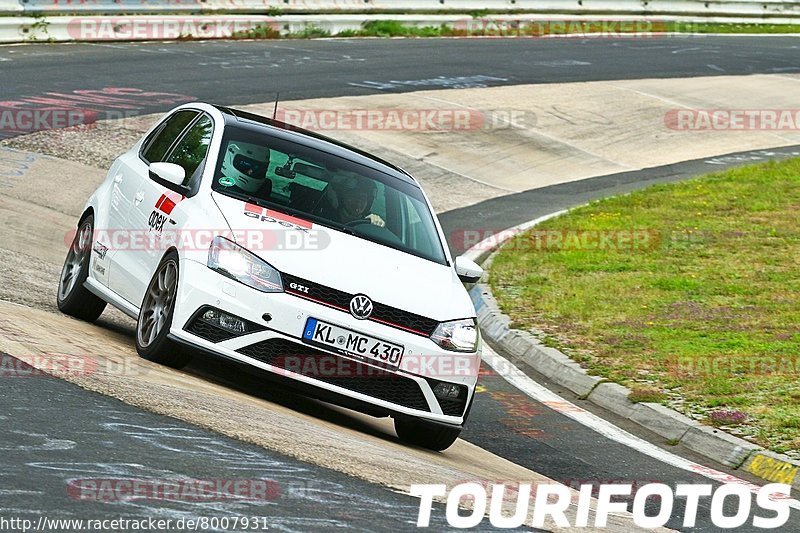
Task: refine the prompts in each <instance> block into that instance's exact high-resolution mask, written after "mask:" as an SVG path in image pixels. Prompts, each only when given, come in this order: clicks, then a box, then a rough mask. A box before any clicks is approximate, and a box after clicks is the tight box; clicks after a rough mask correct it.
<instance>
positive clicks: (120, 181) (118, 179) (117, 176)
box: [114, 174, 122, 185]
mask: <svg viewBox="0 0 800 533" xmlns="http://www.w3.org/2000/svg"><path fill="white" fill-rule="evenodd" d="M114 183H116V184H117V185H119V184H120V183H122V174H117V175H116V176H114Z"/></svg>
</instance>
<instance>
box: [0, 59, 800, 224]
mask: <svg viewBox="0 0 800 533" xmlns="http://www.w3.org/2000/svg"><path fill="white" fill-rule="evenodd" d="M799 88H800V74H770V75H753V76H714V77H700V78H673V79H645V80H621V81H597V82H580V83H561V84H542V85H519V86H511V87H505V86H504V87H488V88H480V89H449V90H439V91H423V92H416V93H401V94H380V95H371V96H357V97H341V98H322V99H312V100H297V101H291V102H284V103H283V104H281V107H280V114H281V116H285V117H286V118H288V119H290V120H294V121H297V122H299V124H300V125H307V126H315V125H316V126H320V127H321V130H318V131H321V132H322V133H324V134H326V135H329V136H331V137H334V138H336V139H339V140H342V141H345V142H348V143H351V144H353V145H355V146H358V147H360V148H363V149H366V150H367V151H371V152H374V153H376V154H378V155H380V156H382V157H384V158H386V159H388V160H389V161H392V162H394V163H396V164H398V165H400V166H402V167H404V168H406V169H407V170H408V171H409V172H411V173H412V174H413V175H415V177H416V178H417V179H418V180H419V181H420V183H421V184H422V186H423V187H424V188H425V190H426V192H427V193H428V195H429V196H430V198H431V201H432V202H433V204H434V208H435V209H436V210H437V211H439V212H442V211H448V210H451V209H456V208H459V207H464V206H467V205H472V204H475V203H477V202H479V201H483V200H487V199H490V198H493V197H497V196H502V195H506V194H511V193H516V192H521V191H525V190H530V189H535V188H539V187H545V186H548V185H553V184H557V183H564V182H568V181H577V180H581V179H585V178H589V177H593V176H601V175H606V174H614V173H618V172H624V171H631V170H638V169H643V168H649V167H655V166H661V165H667V164H671V163H676V162H680V161H686V160H694V159H698V158H702V157H712V156H716V155H720V154H728V153H732V152H738V151H744V150H751V149H761V148H764V149H766V148H774V147H779V146H789V145H795V144H800V130H798V129H797V128H794V129H777V128H774V129H767V130H759V129H747V128H743V127H741V125H739V127H736V126H734V128H733V129H724V128H723V129H714V127H713V126H712V127H710V128H707V129H703V130H695V129H691V128H693V127H701V126H704V125H705V124H704V123H701V118H700V117H698V118H697V119H693V118H692V117H689V118H688V119H684V117H681V118H680V119H679V118H678V116H677V113H678V112H679V111H684V110H700V111H712V110H719V111H722V112H723V113H726V112H728V111H730V112H733V111H742V110H744V111H761V110H764V111H771V110H792V109H794V107H796V101H795V96H794V95H795V94H796V92H797V90H798V89H799ZM223 103H224V102H223ZM238 107H239V108H240V109H243V110H246V111H251V112H256V113H259V114H262V115H266V116H271V115H272V113H273V109H274V103H273V102H266V103H263V104H252V105H245V106H238ZM420 111H421V112H422V113H423V114H424V113H425V112H429V111H430V112H434V113H436V114H434V115H433V116H434V119H433V120H434V121H436V120H441V121H442V124H443V127H442V129H438V130H437V129H428V128H426V127H425V126H420V127H418V128H414V127H411V128H408V129H405V128H404V127H403V125H402V124H399V126H400V127H398V123H397V121H396V119H397V117H398V116H399V117H400V119H401V120H402V119H403V118H407V119H408V121H409V122H408V124H410V125H412V126H413V125H415V124H416V123H417V122H419V121H420V120H421V119H420ZM458 111H463V112H465V113H466V114H467V116H468V117H471V118H469V119H468V120H469V124H468V125H467V126H466V127H464V124H465V123H464V122H461V123H459V124H456V125H453V122H452V120H453V119H452V113H454V112H458ZM367 112H373V113H377V118H374V119H373V120H375V122H374V124H373V127H369V124H368V122H367V120H369V119H367V118H362V119H361V120H362V122H360V123H359V119H358V116H359V114H361V116H362V117H364V116H365V115H364V114H365V113H367ZM159 116H160V115H153V116H148V117H136V118H133V119H125V120H124V121H121V122H119V121H109V122H106V123H104V122H100V123H97V124H95V125H89V126H81V127H77V128H71V129H68V130H53V131H44V132H39V133H34V134H31V135H27V136H23V137H18V138H14V139H11V140H6V141H4V142H3V144H5V145H7V146H11V147H17V148H20V149H24V150H31V151H42V152H45V153H48V154H51V155H56V156H60V157H65V158H67V159H72V160H76V161H82V162H89V163H90V164H94V165H97V166H101V167H103V166H107V165H108V164H110V162H111V161H112V160H113V159H114V157H116V156H117V155H118V154H119V153H120V152H121V151H123V150H125V149H126V148H127V147H129V146H130V145H131V144H132V143H133V142H134V141H135V140H136V139H137V138H138V137H139V136H140V135H141V133H142V132H143V131H144V130H146V129H147V127H148V126H149V125H151V124H153V123H154V122H155V121H156V120H157V119H158V117H159ZM373 116H375V115H373ZM461 117H462V118H463V117H464V115H461ZM678 120H680V122H677V121H678ZM797 120H800V119H797ZM332 121H333V122H332ZM336 121H338V122H336ZM509 121H510V122H509ZM422 123H423V124H424V119H422ZM339 124H343V126H342V127H338V125H339ZM359 124H361V125H362V126H363V125H366V127H361V126H359ZM759 124H760V122H759ZM678 128H681V129H678Z"/></svg>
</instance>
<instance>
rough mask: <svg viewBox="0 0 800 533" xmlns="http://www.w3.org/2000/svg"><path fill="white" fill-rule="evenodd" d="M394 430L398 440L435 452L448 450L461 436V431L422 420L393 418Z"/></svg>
mask: <svg viewBox="0 0 800 533" xmlns="http://www.w3.org/2000/svg"><path fill="white" fill-rule="evenodd" d="M394 430H395V431H396V432H397V436H398V437H400V440H402V441H403V442H407V443H408V444H414V445H416V446H420V447H422V448H427V449H429V450H433V451H436V452H441V451H444V450H446V449H447V448H449V447H450V446H452V445H453V443H454V442H455V441H456V439H457V438H458V436H459V435H460V434H461V429H460V428H459V429H455V428H449V427H446V426H440V425H437V424H431V423H429V422H424V421H422V420H404V419H399V418H395V420H394Z"/></svg>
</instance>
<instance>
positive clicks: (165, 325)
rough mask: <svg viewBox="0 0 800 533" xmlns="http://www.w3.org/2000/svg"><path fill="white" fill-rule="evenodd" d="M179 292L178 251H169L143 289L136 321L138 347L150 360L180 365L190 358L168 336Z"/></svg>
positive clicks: (140, 352)
mask: <svg viewBox="0 0 800 533" xmlns="http://www.w3.org/2000/svg"><path fill="white" fill-rule="evenodd" d="M177 294H178V254H177V252H174V251H173V252H170V253H168V254H167V255H166V256H164V259H162V260H161V264H159V265H158V268H157V269H156V272H155V274H153V278H152V279H151V280H150V284H149V285H148V286H147V291H145V293H144V299H143V300H142V307H141V310H140V311H139V319H138V320H137V321H136V351H137V352H139V355H140V356H141V357H143V358H144V359H147V360H148V361H153V362H154V363H160V364H162V365H167V366H171V367H173V368H181V367H184V366H186V364H187V363H188V362H189V360H190V359H191V356H190V355H189V354H187V353H186V352H185V351H184V350H183V349H182V348H181V346H180V345H178V344H176V343H174V342H173V341H171V340H170V339H168V338H167V335H168V334H169V330H170V327H171V326H172V315H173V313H174V312H175V299H176V298H177Z"/></svg>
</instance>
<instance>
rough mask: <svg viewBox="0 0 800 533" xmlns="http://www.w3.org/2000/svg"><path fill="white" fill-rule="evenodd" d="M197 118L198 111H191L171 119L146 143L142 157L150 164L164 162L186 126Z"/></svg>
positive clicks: (183, 112)
mask: <svg viewBox="0 0 800 533" xmlns="http://www.w3.org/2000/svg"><path fill="white" fill-rule="evenodd" d="M196 116H197V111H192V110H190V109H187V110H184V111H178V112H177V113H175V114H174V115H172V116H171V117H169V118H168V119H167V120H166V122H164V124H163V125H162V126H161V127H160V128H159V129H157V130H156V131H155V132H154V135H152V136H151V138H148V139H147V140H146V141H145V143H144V150H143V151H142V157H143V158H144V159H145V160H146V161H147V162H148V163H153V162H162V161H164V156H165V155H167V151H168V150H169V148H170V146H172V143H173V142H175V139H177V138H178V136H179V135H180V134H181V132H182V131H183V130H184V128H186V126H187V125H188V124H189V123H190V122H191V121H192V120H194V118H195V117H196Z"/></svg>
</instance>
